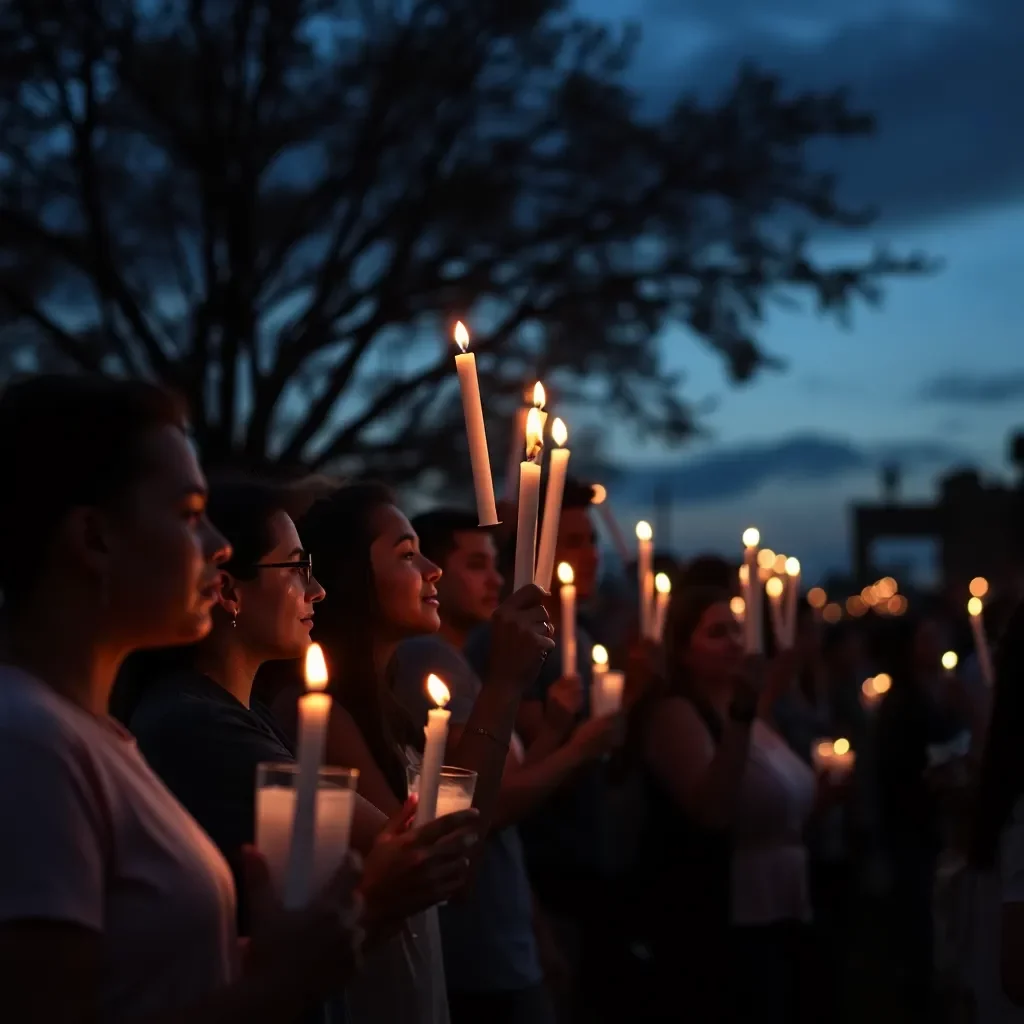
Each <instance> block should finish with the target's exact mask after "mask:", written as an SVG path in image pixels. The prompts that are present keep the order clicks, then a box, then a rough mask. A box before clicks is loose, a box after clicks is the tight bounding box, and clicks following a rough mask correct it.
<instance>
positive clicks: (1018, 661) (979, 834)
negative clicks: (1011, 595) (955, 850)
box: [970, 603, 1024, 870]
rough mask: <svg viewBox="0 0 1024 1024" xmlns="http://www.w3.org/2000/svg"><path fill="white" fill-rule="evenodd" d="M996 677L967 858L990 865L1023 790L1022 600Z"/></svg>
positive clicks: (1000, 653) (1003, 639)
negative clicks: (968, 856)
mask: <svg viewBox="0 0 1024 1024" xmlns="http://www.w3.org/2000/svg"><path fill="white" fill-rule="evenodd" d="M995 668H996V680H995V687H994V690H993V700H992V716H991V720H990V725H989V730H988V739H987V740H986V743H985V749H984V752H983V753H982V757H981V776H980V779H979V782H978V791H977V794H976V799H975V802H974V823H973V824H974V827H973V830H972V835H971V848H970V861H971V864H972V865H973V866H974V867H975V868H978V869H979V870H987V869H990V868H992V867H994V866H995V862H996V854H997V851H998V849H999V837H1000V835H1001V834H1002V831H1003V829H1004V827H1005V826H1006V822H1007V821H1008V820H1009V817H1010V814H1011V812H1012V811H1013V805H1014V804H1015V803H1016V802H1017V800H1018V798H1019V797H1020V796H1022V795H1024V603H1021V604H1019V605H1017V607H1016V609H1015V610H1014V612H1013V615H1011V616H1010V620H1009V622H1008V623H1007V624H1006V629H1005V630H1004V632H1003V635H1002V637H1001V639H1000V642H999V647H998V650H997V651H996V666H995Z"/></svg>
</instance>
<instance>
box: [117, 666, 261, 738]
mask: <svg viewBox="0 0 1024 1024" xmlns="http://www.w3.org/2000/svg"><path fill="white" fill-rule="evenodd" d="M128 726H129V728H130V729H131V731H132V732H133V733H134V734H135V735H136V736H137V737H140V738H142V737H147V738H148V737H157V736H165V735H169V734H173V735H177V734H180V733H182V732H189V733H194V732H197V731H198V732H202V731H203V730H204V729H207V728H209V727H211V726H212V727H215V728H219V729H232V728H235V729H238V728H245V727H246V720H245V714H244V711H243V709H242V708H237V709H236V708H233V707H231V705H230V704H229V703H228V702H226V701H223V700H217V699H216V698H215V697H211V696H210V694H208V693H204V692H203V691H202V689H201V688H199V687H197V686H195V685H194V680H192V679H191V678H190V677H188V676H182V677H174V678H171V679H166V680H163V681H161V682H158V683H154V684H153V685H152V686H149V687H147V688H146V690H145V691H144V692H143V693H142V694H141V696H140V698H139V701H138V704H137V705H136V707H135V710H134V711H133V712H132V716H131V718H130V719H129V723H128Z"/></svg>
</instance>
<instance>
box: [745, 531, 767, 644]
mask: <svg viewBox="0 0 1024 1024" xmlns="http://www.w3.org/2000/svg"><path fill="white" fill-rule="evenodd" d="M760 543H761V534H760V532H759V531H758V529H757V528H756V527H754V526H751V527H749V528H748V529H746V530H744V531H743V567H744V568H745V569H746V570H747V571H746V573H745V574H744V575H743V576H742V577H741V582H742V584H743V608H744V614H743V632H744V640H745V643H744V647H745V649H746V652H747V654H761V653H763V651H764V640H763V637H762V635H761V585H760V581H759V580H760V577H759V575H758V565H757V554H758V551H757V549H758V545H759V544H760Z"/></svg>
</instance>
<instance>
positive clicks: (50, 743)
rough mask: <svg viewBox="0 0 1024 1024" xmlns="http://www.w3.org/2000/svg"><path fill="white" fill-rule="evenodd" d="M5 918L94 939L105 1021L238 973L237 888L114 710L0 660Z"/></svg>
mask: <svg viewBox="0 0 1024 1024" xmlns="http://www.w3.org/2000/svg"><path fill="white" fill-rule="evenodd" d="M0 778H2V779H3V783H2V785H0V820H2V821H5V822H9V823H16V825H15V826H14V827H13V828H12V831H11V832H10V834H9V835H8V836H7V837H6V838H5V839H4V841H3V842H2V843H0V923H11V922H16V921H23V920H33V919H35V920H46V921H63V922H68V923H71V924H76V925H80V926H82V927H84V928H88V929H91V930H92V931H95V932H98V933H100V934H101V935H102V936H103V964H102V977H101V999H102V1014H101V1015H102V1019H103V1020H104V1021H110V1022H117V1021H134V1020H139V1019H144V1018H146V1017H149V1016H153V1015H156V1014H158V1013H166V1012H167V1011H168V1010H173V1009H175V1008H178V1007H187V1006H189V1005H191V1004H193V1003H195V1002H197V1001H199V1000H202V999H203V998H205V997H206V996H208V995H209V994H210V993H212V992H214V991H216V990H218V989H220V988H223V987H224V986H226V985H228V984H229V983H230V982H231V981H232V980H233V978H234V977H235V975H236V972H237V958H238V956H237V955H238V941H237V934H236V930H235V889H234V884H233V882H232V879H231V872H230V871H229V870H228V866H227V864H226V863H225V861H224V858H223V857H222V856H221V855H220V853H219V852H218V851H217V848H216V847H215V846H214V845H213V843H212V842H211V841H210V839H209V838H208V837H207V835H206V833H205V832H203V830H202V829H201V828H200V827H199V826H198V825H197V824H196V823H195V821H194V820H193V819H192V817H191V816H190V815H189V814H188V812H187V811H186V810H185V809H184V808H183V807H182V806H181V805H180V804H179V803H178V801H177V800H175V798H174V797H173V796H172V795H171V794H170V792H168V790H167V789H166V788H165V787H164V785H163V783H161V782H160V780H159V779H157V777H156V776H155V775H154V774H153V772H152V771H151V770H150V768H149V766H148V765H147V764H146V762H145V761H144V760H143V758H142V756H141V755H140V754H139V752H138V749H137V748H136V746H135V741H134V740H133V739H132V738H131V736H130V735H129V734H128V733H127V732H125V731H124V730H123V729H122V728H121V727H120V726H118V725H117V724H116V723H114V721H113V720H112V719H100V718H96V717H94V716H92V715H90V714H89V713H87V712H86V711H84V710H83V709H81V708H79V707H78V706H77V705H75V704H73V703H71V702H70V701H68V700H65V699H64V698H62V697H60V696H58V695H57V694H56V693H55V692H54V691H53V690H51V689H50V688H49V687H47V686H46V685H44V684H43V683H41V682H39V681H38V680H36V679H34V678H32V677H31V676H29V675H27V674H26V673H24V672H21V671H20V670H18V669H15V668H12V667H11V666H7V665H0Z"/></svg>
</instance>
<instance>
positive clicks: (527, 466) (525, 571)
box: [512, 408, 544, 590]
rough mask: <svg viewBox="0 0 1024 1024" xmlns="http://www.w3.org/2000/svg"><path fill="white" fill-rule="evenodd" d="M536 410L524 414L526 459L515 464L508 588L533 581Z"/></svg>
mask: <svg viewBox="0 0 1024 1024" xmlns="http://www.w3.org/2000/svg"><path fill="white" fill-rule="evenodd" d="M543 450H544V447H543V442H542V440H541V422H540V410H539V409H537V408H533V409H531V410H530V413H529V415H528V416H527V417H526V461H525V462H522V463H520V464H519V513H518V520H517V523H516V565H515V575H514V577H513V581H512V589H513V590H520V589H522V588H523V587H525V586H526V585H527V584H528V583H532V582H533V577H534V573H535V571H536V556H537V514H538V512H539V511H540V456H541V453H542V452H543Z"/></svg>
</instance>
